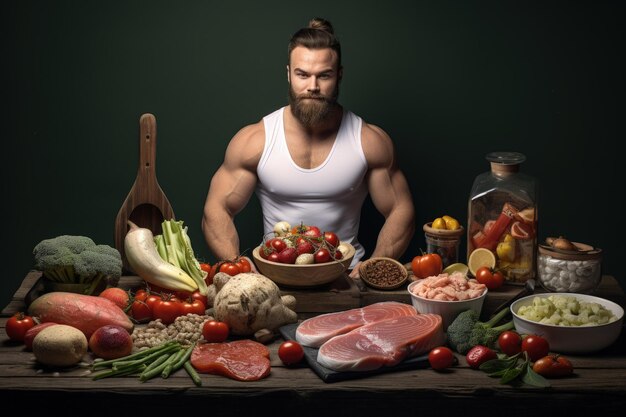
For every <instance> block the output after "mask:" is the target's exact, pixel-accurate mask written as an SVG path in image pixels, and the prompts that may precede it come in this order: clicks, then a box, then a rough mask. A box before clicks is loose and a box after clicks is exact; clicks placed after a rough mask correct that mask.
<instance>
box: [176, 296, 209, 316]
mask: <svg viewBox="0 0 626 417" xmlns="http://www.w3.org/2000/svg"><path fill="white" fill-rule="evenodd" d="M205 311H206V306H205V304H204V303H203V302H202V301H200V300H191V301H183V302H181V303H180V312H181V314H180V315H181V316H184V315H187V314H197V315H199V316H202V315H203V314H204V313H205Z"/></svg>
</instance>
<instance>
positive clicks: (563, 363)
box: [533, 355, 574, 378]
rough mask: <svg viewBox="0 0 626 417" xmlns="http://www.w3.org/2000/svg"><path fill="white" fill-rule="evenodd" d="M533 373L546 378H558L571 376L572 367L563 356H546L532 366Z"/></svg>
mask: <svg viewBox="0 0 626 417" xmlns="http://www.w3.org/2000/svg"><path fill="white" fill-rule="evenodd" d="M533 371H535V372H537V373H538V374H539V375H541V376H545V377H547V378H559V377H563V376H568V375H571V374H572V373H573V372H574V366H573V365H572V363H571V362H570V361H569V359H567V358H566V357H565V356H561V355H547V356H544V357H543V358H540V359H538V360H537V361H536V362H535V363H534V364H533Z"/></svg>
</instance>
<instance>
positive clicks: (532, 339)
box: [522, 334, 550, 362]
mask: <svg viewBox="0 0 626 417" xmlns="http://www.w3.org/2000/svg"><path fill="white" fill-rule="evenodd" d="M522 352H526V353H528V357H529V358H530V360H531V361H532V362H534V361H536V360H537V359H540V358H543V357H544V356H546V355H547V354H548V353H550V345H549V344H548V341H547V340H546V339H544V338H543V337H541V336H537V335H535V334H531V335H529V336H526V337H525V338H524V339H523V340H522Z"/></svg>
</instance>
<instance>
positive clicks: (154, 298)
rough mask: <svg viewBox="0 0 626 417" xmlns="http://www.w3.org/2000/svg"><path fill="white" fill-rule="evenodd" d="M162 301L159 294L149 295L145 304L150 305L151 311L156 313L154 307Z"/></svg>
mask: <svg viewBox="0 0 626 417" xmlns="http://www.w3.org/2000/svg"><path fill="white" fill-rule="evenodd" d="M159 301H161V296H159V295H157V294H148V296H147V297H146V300H145V303H146V304H147V305H148V308H149V309H150V311H154V305H155V304H157V303H158V302H159Z"/></svg>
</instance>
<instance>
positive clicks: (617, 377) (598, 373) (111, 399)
mask: <svg viewBox="0 0 626 417" xmlns="http://www.w3.org/2000/svg"><path fill="white" fill-rule="evenodd" d="M39 277H40V275H39V274H38V273H37V272H32V273H30V274H29V275H28V276H27V277H26V278H25V279H24V282H23V284H22V287H20V289H19V290H18V291H17V292H16V294H15V296H14V298H13V300H12V301H11V303H10V304H9V305H8V306H7V307H6V308H5V309H4V310H3V311H2V315H3V317H2V318H0V327H1V328H2V329H1V330H0V353H1V354H0V398H1V399H2V400H5V404H7V403H6V401H11V403H15V404H16V405H17V406H18V407H19V409H20V410H22V411H23V412H28V414H29V415H30V414H31V413H34V412H38V411H42V412H46V413H48V415H55V414H56V412H68V408H69V409H71V410H73V412H76V411H78V412H80V411H81V410H82V411H85V412H88V413H89V415H107V416H120V415H134V416H137V415H143V414H144V413H148V412H149V410H155V411H158V412H159V414H163V415H172V414H171V413H173V412H175V413H177V414H178V415H186V414H190V415H199V414H197V413H202V415H233V416H234V415H241V413H242V412H243V411H246V412H252V413H254V414H252V415H259V414H260V415H269V414H272V415H276V414H277V413H282V412H286V413H289V415H290V416H293V415H315V416H321V415H322V414H321V413H324V414H331V415H333V414H338V413H340V412H341V413H342V414H345V413H347V412H349V413H350V414H349V415H355V416H358V415H381V413H384V415H385V416H387V415H391V414H389V413H390V412H391V413H396V412H398V413H399V412H401V413H402V415H405V414H409V415H412V414H419V415H422V416H423V415H430V414H434V413H443V415H446V416H448V415H453V414H452V413H458V414H459V415H464V416H466V415H481V416H484V415H485V414H486V413H502V414H503V415H506V416H507V417H508V416H511V415H524V416H528V415H529V414H530V413H537V412H540V413H541V412H550V411H552V412H558V413H559V414H560V413H572V414H573V415H579V413H580V412H586V411H584V410H588V411H590V412H593V413H602V414H601V415H603V416H604V415H616V414H617V413H618V412H620V415H621V411H622V410H623V409H624V407H626V334H625V332H622V334H621V336H620V338H619V339H618V341H617V342H616V343H615V344H613V345H612V346H611V347H609V348H607V349H605V350H604V351H602V352H599V353H596V354H593V355H585V356H573V355H568V358H570V360H571V361H572V363H573V364H574V367H575V374H574V376H573V377H570V378H563V379H552V380H550V382H551V385H552V386H551V387H550V388H545V389H543V388H535V387H529V386H510V385H502V384H500V383H499V380H497V379H493V378H489V377H488V376H487V375H486V374H484V373H483V372H481V371H476V370H472V369H470V368H469V367H468V366H467V364H466V362H465V358H463V357H462V356H461V355H458V359H459V364H458V365H457V366H455V367H454V368H452V369H451V370H449V371H447V372H436V371H433V370H432V369H411V370H405V371H397V372H390V373H385V374H381V375H376V376H369V377H366V378H360V379H352V380H347V381H340V382H333V383H325V382H323V381H322V380H321V379H320V378H319V377H318V376H317V375H316V374H315V373H314V372H313V371H312V370H311V369H310V368H309V367H307V366H306V365H302V366H300V367H297V368H287V367H285V366H283V365H282V364H281V362H280V360H279V359H278V355H277V349H278V345H279V344H280V342H282V340H281V339H277V340H276V341H274V342H273V343H271V344H270V345H268V347H269V350H270V353H271V365H272V370H271V374H270V376H269V377H267V378H265V379H263V380H261V381H256V382H238V381H234V380H231V379H228V378H224V377H220V376H214V375H206V374H202V375H201V378H202V383H203V385H202V386H201V387H196V386H195V385H193V383H192V382H191V380H190V379H189V377H188V376H187V374H186V373H185V372H184V371H183V370H181V371H178V372H177V373H175V374H173V375H171V376H170V377H169V378H168V379H161V378H155V379H152V380H149V381H147V382H145V383H141V382H139V381H138V379H137V377H133V376H129V377H118V378H107V379H102V380H97V381H93V380H92V379H91V378H90V377H89V375H88V368H81V367H76V368H73V369H69V370H64V371H48V370H43V369H42V368H41V367H40V366H39V365H38V364H36V363H35V361H34V357H33V354H32V353H31V352H27V351H25V350H24V347H23V345H21V344H15V343H12V342H11V341H9V340H8V338H7V336H6V333H5V331H4V327H5V324H6V320H7V316H8V315H10V314H12V313H13V312H15V311H21V310H24V309H25V306H26V303H27V302H28V297H29V294H30V296H32V293H33V288H35V287H36V285H37V284H38V281H39ZM123 282H124V280H122V281H121V283H123ZM126 282H133V281H132V278H128V279H127V280H126ZM519 290H520V288H519V287H514V286H511V288H505V289H504V290H503V291H501V292H500V293H499V294H495V292H494V294H492V293H490V294H489V296H491V299H490V300H488V301H489V302H488V303H487V304H486V306H495V305H498V304H500V302H501V301H502V300H504V299H506V298H507V297H510V296H511V294H515V293H516V292H517V291H519ZM295 291H296V292H298V291H299V292H302V290H295ZM324 291H326V290H324ZM285 292H289V290H285ZM358 292H359V294H360V295H359V296H358V300H360V301H359V302H361V303H365V304H367V303H370V301H372V300H375V301H380V300H381V299H386V298H391V299H395V298H398V297H399V298H400V299H403V298H402V296H403V295H405V294H403V293H402V291H400V292H397V293H388V294H386V293H376V292H372V291H369V290H368V289H364V288H359V290H358ZM596 295H598V296H600V297H603V298H608V299H611V300H613V301H616V302H618V303H619V304H620V305H622V306H624V305H625V303H624V301H625V298H624V292H623V291H622V289H621V288H620V287H619V285H618V283H617V281H616V280H615V278H613V277H611V276H604V277H603V281H602V284H601V287H600V288H599V289H598V291H597V293H596ZM306 297H311V299H313V298H314V295H313V294H306V295H302V293H301V295H300V298H301V299H306ZM324 297H326V298H332V297H328V295H327V294H324V295H323V296H322V299H323V298H324ZM337 297H340V296H339V295H338V296H337ZM309 301H310V300H309ZM309 301H307V302H309ZM407 302H410V301H409V300H408V299H407ZM305 305H306V303H305ZM338 308H340V306H339V307H338ZM303 313H304V315H310V313H307V312H303ZM581 410H582V411H581ZM588 411H587V412H588ZM137 413H140V414H137ZM148 415H149V414H148ZM533 415H536V414H533Z"/></svg>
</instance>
